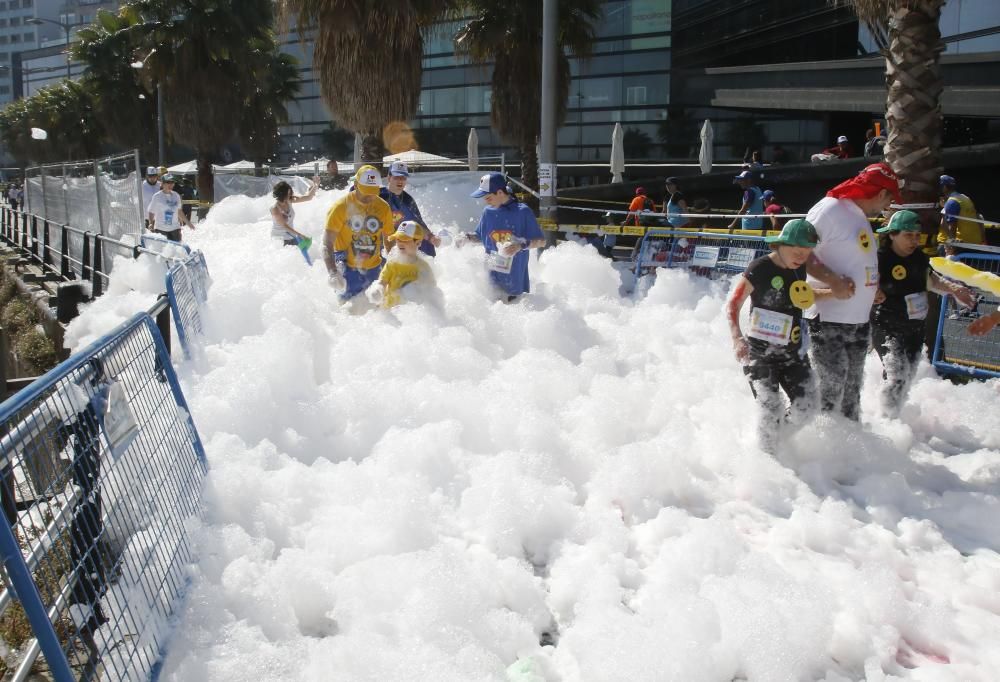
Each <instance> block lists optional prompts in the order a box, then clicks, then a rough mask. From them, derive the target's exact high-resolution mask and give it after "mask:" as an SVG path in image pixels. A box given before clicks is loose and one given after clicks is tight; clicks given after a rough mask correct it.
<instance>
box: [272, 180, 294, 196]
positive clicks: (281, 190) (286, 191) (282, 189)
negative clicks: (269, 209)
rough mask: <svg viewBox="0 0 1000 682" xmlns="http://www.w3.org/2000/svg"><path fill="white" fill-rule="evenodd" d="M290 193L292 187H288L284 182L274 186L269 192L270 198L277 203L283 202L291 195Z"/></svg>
mask: <svg viewBox="0 0 1000 682" xmlns="http://www.w3.org/2000/svg"><path fill="white" fill-rule="evenodd" d="M291 193H292V186H291V185H289V184H288V183H287V182H285V181H284V180H282V181H281V182H279V183H278V184H277V185H275V186H274V189H272V190H271V196H272V197H274V198H275V199H277V200H278V201H284V200H285V199H287V198H288V197H289V196H290V195H291Z"/></svg>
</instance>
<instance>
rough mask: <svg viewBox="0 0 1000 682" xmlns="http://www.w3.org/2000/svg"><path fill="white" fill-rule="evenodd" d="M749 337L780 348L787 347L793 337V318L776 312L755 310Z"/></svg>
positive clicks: (752, 313) (751, 318)
mask: <svg viewBox="0 0 1000 682" xmlns="http://www.w3.org/2000/svg"><path fill="white" fill-rule="evenodd" d="M747 336H749V337H750V338H753V339H760V340H761V341H767V342H768V343H773V344H775V345H778V346H787V345H788V341H789V339H790V338H791V336H792V316H791V315H786V314H784V313H779V312H775V311H774V310H765V309H763V308H754V309H753V311H752V312H751V313H750V330H749V331H748V332H747Z"/></svg>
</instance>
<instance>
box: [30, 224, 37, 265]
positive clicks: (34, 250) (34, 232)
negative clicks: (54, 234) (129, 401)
mask: <svg viewBox="0 0 1000 682" xmlns="http://www.w3.org/2000/svg"><path fill="white" fill-rule="evenodd" d="M31 257H32V258H34V259H35V260H36V261H37V260H38V216H31Z"/></svg>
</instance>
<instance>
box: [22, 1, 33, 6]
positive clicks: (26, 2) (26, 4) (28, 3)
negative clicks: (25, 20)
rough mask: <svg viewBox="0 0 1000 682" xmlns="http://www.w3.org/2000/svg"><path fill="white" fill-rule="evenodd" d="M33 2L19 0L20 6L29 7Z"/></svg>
mask: <svg viewBox="0 0 1000 682" xmlns="http://www.w3.org/2000/svg"><path fill="white" fill-rule="evenodd" d="M34 4H35V0H21V7H31V6H32V5H34Z"/></svg>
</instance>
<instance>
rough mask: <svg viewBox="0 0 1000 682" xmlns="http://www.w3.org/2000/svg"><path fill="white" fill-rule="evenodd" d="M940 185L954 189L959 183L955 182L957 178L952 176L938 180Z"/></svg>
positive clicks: (943, 176)
mask: <svg viewBox="0 0 1000 682" xmlns="http://www.w3.org/2000/svg"><path fill="white" fill-rule="evenodd" d="M938 184H939V185H941V186H942V187H954V186H955V185H957V184H958V183H957V182H955V178H953V177H951V176H950V175H942V176H941V177H940V178H938Z"/></svg>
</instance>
